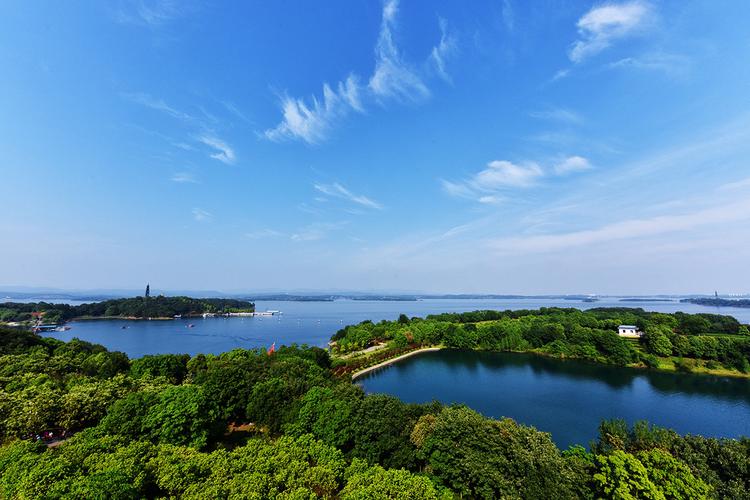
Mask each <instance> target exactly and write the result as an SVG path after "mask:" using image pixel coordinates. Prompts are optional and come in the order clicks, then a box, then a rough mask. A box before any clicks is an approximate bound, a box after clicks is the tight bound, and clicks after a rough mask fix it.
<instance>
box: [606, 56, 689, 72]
mask: <svg viewBox="0 0 750 500" xmlns="http://www.w3.org/2000/svg"><path fill="white" fill-rule="evenodd" d="M691 65H692V61H691V60H690V58H689V57H686V56H683V55H679V54H669V53H665V52H652V53H647V54H644V55H641V56H637V57H625V58H623V59H619V60H617V61H615V62H612V63H610V64H608V65H607V67H608V68H610V69H636V70H643V71H659V72H662V73H666V74H667V75H669V76H673V77H684V76H686V75H687V74H688V73H689V72H690V67H691Z"/></svg>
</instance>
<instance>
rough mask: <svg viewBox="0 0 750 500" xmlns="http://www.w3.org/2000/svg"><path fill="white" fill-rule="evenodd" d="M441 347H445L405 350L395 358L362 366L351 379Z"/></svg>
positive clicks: (438, 349)
mask: <svg viewBox="0 0 750 500" xmlns="http://www.w3.org/2000/svg"><path fill="white" fill-rule="evenodd" d="M442 349H445V348H444V347H423V348H421V349H416V350H414V351H410V352H407V353H406V354H402V355H401V356H396V357H395V358H392V359H388V360H386V361H383V362H381V363H378V364H377V365H372V366H368V367H367V368H363V369H361V370H359V371H358V372H354V373H352V380H355V379H357V378H359V377H361V376H362V375H366V374H368V373H370V372H372V371H375V370H377V369H378V368H383V367H384V366H388V365H391V364H393V363H396V362H398V361H401V360H402V359H406V358H408V357H410V356H415V355H417V354H422V353H425V352H434V351H440V350H442Z"/></svg>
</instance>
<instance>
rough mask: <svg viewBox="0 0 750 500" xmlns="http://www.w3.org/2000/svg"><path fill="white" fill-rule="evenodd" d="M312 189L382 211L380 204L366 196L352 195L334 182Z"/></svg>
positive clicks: (314, 185)
mask: <svg viewBox="0 0 750 500" xmlns="http://www.w3.org/2000/svg"><path fill="white" fill-rule="evenodd" d="M313 187H314V188H315V189H316V190H317V191H319V192H321V193H323V194H324V195H326V196H331V197H334V198H341V199H345V200H348V201H350V202H352V203H356V204H358V205H361V206H363V207H367V208H373V209H376V210H382V208H383V206H382V205H381V204H380V203H378V202H376V201H373V200H371V199H370V198H368V197H367V196H362V195H357V194H354V193H352V192H351V191H349V190H348V189H347V188H345V187H344V186H342V185H341V184H339V183H338V182H334V183H333V184H313Z"/></svg>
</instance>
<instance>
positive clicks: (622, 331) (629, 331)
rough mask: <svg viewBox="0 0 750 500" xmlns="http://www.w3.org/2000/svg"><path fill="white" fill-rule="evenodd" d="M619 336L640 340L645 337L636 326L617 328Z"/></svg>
mask: <svg viewBox="0 0 750 500" xmlns="http://www.w3.org/2000/svg"><path fill="white" fill-rule="evenodd" d="M617 335H619V336H620V337H629V338H633V339H639V338H641V337H642V336H643V332H640V331H638V327H637V326H634V325H620V326H618V327H617Z"/></svg>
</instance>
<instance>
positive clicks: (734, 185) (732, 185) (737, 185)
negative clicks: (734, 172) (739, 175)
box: [717, 177, 750, 191]
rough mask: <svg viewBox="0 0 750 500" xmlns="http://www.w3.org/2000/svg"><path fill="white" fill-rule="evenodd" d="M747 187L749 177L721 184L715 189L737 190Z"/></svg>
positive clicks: (749, 184)
mask: <svg viewBox="0 0 750 500" xmlns="http://www.w3.org/2000/svg"><path fill="white" fill-rule="evenodd" d="M748 188H750V177H747V178H745V179H740V180H738V181H734V182H728V183H726V184H722V185H721V186H719V187H718V188H717V189H718V190H719V191H737V190H740V189H748Z"/></svg>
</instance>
